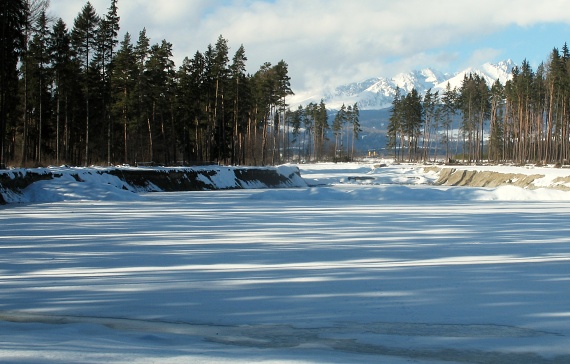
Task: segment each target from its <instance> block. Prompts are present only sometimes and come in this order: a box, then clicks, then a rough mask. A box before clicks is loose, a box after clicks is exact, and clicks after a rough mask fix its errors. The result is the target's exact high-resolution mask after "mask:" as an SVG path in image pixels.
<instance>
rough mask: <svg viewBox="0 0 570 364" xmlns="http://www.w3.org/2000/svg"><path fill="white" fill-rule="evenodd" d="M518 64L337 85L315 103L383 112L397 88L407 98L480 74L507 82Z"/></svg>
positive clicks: (425, 71) (422, 72)
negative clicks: (356, 104)
mask: <svg viewBox="0 0 570 364" xmlns="http://www.w3.org/2000/svg"><path fill="white" fill-rule="evenodd" d="M515 66H516V65H515V63H513V61H512V60H510V59H509V60H506V61H502V62H499V63H497V64H492V63H485V64H483V65H481V66H480V67H476V68H473V67H470V68H467V69H465V70H463V71H461V72H457V73H455V74H446V73H443V72H439V71H437V70H434V69H431V68H425V69H423V70H420V71H411V72H408V73H399V74H397V75H395V76H393V77H376V78H370V79H368V80H365V81H362V82H354V83H349V84H346V85H341V86H338V87H336V88H334V89H332V90H330V91H328V92H324V93H323V95H322V96H320V97H313V98H312V99H314V100H311V101H313V102H319V101H320V99H321V98H322V99H323V100H324V102H325V103H326V105H327V108H328V109H336V110H338V109H340V107H341V106H342V104H345V105H353V104H354V103H358V106H359V108H360V109H361V110H381V109H385V108H389V107H390V106H391V104H392V101H393V100H394V95H395V93H396V87H399V88H400V90H401V92H402V94H403V95H405V94H407V93H408V92H410V91H411V90H412V88H415V89H416V90H417V91H418V92H419V93H420V94H424V93H425V92H426V91H427V90H429V89H431V90H432V91H433V92H435V91H438V90H439V91H440V93H441V91H443V90H445V88H446V86H447V83H449V84H450V86H451V88H454V87H457V88H460V87H461V83H462V81H463V78H464V76H465V75H469V74H470V73H472V74H478V75H479V76H481V77H483V78H484V79H485V80H486V81H487V83H488V84H489V85H491V84H493V83H494V82H495V81H496V80H497V79H498V80H499V81H500V82H501V83H503V84H504V83H505V82H506V81H507V80H508V79H510V77H511V72H512V69H513V67H515Z"/></svg>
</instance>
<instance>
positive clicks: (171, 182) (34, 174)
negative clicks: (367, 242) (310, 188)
mask: <svg viewBox="0 0 570 364" xmlns="http://www.w3.org/2000/svg"><path fill="white" fill-rule="evenodd" d="M306 186H307V184H306V182H305V181H304V180H303V178H301V176H300V173H299V169H298V168H297V167H292V166H279V167H247V168H246V167H227V166H217V165H214V166H204V167H192V168H174V167H173V168H131V167H125V168H79V167H78V168H67V167H52V168H34V169H12V170H5V171H0V204H6V203H29V202H55V201H64V200H90V199H97V200H105V199H109V200H130V199H132V198H133V193H137V192H159V191H164V192H172V191H201V190H223V189H246V188H287V187H306Z"/></svg>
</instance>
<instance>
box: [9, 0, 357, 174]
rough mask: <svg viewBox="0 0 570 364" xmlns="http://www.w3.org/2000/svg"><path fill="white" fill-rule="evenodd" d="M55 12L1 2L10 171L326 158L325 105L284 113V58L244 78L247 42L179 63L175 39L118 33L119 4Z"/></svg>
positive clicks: (29, 1) (44, 4) (20, 0)
mask: <svg viewBox="0 0 570 364" xmlns="http://www.w3.org/2000/svg"><path fill="white" fill-rule="evenodd" d="M48 9H49V1H48V0H7V1H3V2H2V5H1V11H2V13H1V17H2V31H3V33H2V55H1V57H2V59H1V64H2V79H1V91H2V99H1V101H2V104H1V107H2V109H1V115H2V119H1V122H2V123H1V133H2V135H1V136H0V139H1V140H2V148H1V153H2V157H1V159H0V161H1V162H2V164H3V165H4V166H7V165H8V164H10V165H20V166H42V165H46V164H54V163H57V164H62V163H65V164H70V165H85V166H87V165H93V164H95V165H112V164H136V165H141V164H160V165H188V164H200V163H206V162H208V163H209V162H217V163H220V164H236V165H237V164H239V165H268V164H277V163H281V162H284V161H285V160H292V159H293V158H294V156H295V158H303V160H305V159H308V160H310V159H311V158H319V157H320V155H319V153H320V154H321V155H322V153H323V148H324V143H325V139H326V138H325V137H324V135H325V131H326V130H328V128H329V127H328V121H327V118H328V116H327V113H326V108H325V105H324V103H322V102H321V103H320V104H319V105H317V104H314V103H311V104H310V105H307V106H306V107H300V108H299V109H298V110H296V111H295V112H288V111H287V104H286V97H287V96H289V95H292V94H293V92H292V90H291V87H290V77H289V75H288V65H287V63H286V62H285V61H283V60H282V61H280V62H278V63H277V64H275V65H272V64H271V63H269V62H266V63H264V64H263V65H261V66H260V67H259V70H258V71H257V72H255V73H254V74H247V73H246V67H245V66H246V61H247V57H246V53H245V48H244V46H243V45H242V46H240V47H239V48H238V49H237V50H236V51H235V53H234V54H233V55H232V54H230V49H229V46H228V40H226V39H225V38H224V37H223V36H221V35H220V36H219V38H218V39H217V41H216V43H215V44H213V45H212V44H210V45H208V46H207V47H206V49H205V50H204V51H203V52H200V51H196V53H195V54H194V55H193V56H192V57H186V58H184V59H183V61H182V64H181V65H180V66H179V67H178V68H176V66H175V64H174V61H173V55H172V44H171V43H169V42H168V41H167V40H162V41H160V42H159V43H153V42H152V41H151V39H149V37H148V36H147V33H146V29H142V30H141V31H140V32H139V34H138V36H133V35H131V34H130V33H128V32H127V33H125V35H124V37H123V38H122V39H121V40H119V39H118V34H119V30H120V19H119V16H118V13H117V10H118V1H117V0H111V1H110V6H109V8H108V10H107V13H106V14H104V15H102V16H101V15H98V14H97V12H96V9H94V7H93V6H92V5H91V4H90V3H89V2H87V3H86V4H85V6H84V7H83V8H82V10H81V12H80V13H79V14H78V15H77V17H76V18H75V20H74V23H73V24H72V25H71V26H69V25H68V24H65V22H64V21H63V20H62V19H61V18H60V19H57V20H56V19H50V17H49V16H48ZM353 114H354V113H353ZM300 123H301V124H300ZM301 131H302V132H301ZM309 133H310V134H309ZM301 138H303V140H302V141H303V142H304V143H303V145H305V144H306V145H307V146H308V147H307V148H304V147H300V146H301V142H302V141H301ZM300 148H301V149H302V151H301V150H300Z"/></svg>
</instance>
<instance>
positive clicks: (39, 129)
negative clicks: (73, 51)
mask: <svg viewBox="0 0 570 364" xmlns="http://www.w3.org/2000/svg"><path fill="white" fill-rule="evenodd" d="M48 38H49V30H48V20H47V16H46V13H45V11H43V12H42V13H41V14H40V16H39V18H38V20H37V24H36V25H35V34H34V35H33V37H32V40H31V42H30V45H29V47H28V56H27V57H26V60H25V62H27V66H26V69H27V71H28V77H29V79H30V80H29V84H30V86H31V89H30V96H31V102H30V104H29V106H30V115H31V118H32V120H34V121H35V126H36V127H35V135H34V143H33V144H34V145H35V148H34V153H33V154H34V160H35V161H36V162H37V163H38V164H40V165H41V164H42V156H43V153H44V150H45V147H46V146H45V145H44V144H45V140H44V138H45V135H46V132H47V129H48V128H47V127H49V125H46V124H47V123H46V122H47V121H48V119H49V116H50V110H49V108H50V91H49V86H50V84H51V70H50V69H49V63H50V61H51V58H52V56H51V54H50V48H49V47H48ZM24 152H26V151H25V150H24ZM24 158H25V157H24Z"/></svg>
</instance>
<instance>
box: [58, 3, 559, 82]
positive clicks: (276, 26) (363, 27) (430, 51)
mask: <svg viewBox="0 0 570 364" xmlns="http://www.w3.org/2000/svg"><path fill="white" fill-rule="evenodd" d="M91 3H92V4H93V6H95V8H96V9H97V11H98V13H99V14H104V13H106V11H107V8H108V7H109V5H110V0H92V1H91ZM83 5H84V3H79V2H77V1H75V0H53V1H52V11H53V13H54V15H56V16H61V17H63V18H64V20H66V22H67V23H68V26H69V27H70V28H71V27H72V25H73V19H74V17H75V16H76V15H77V14H78V12H79V11H80V10H81V7H82V6H83ZM569 5H570V0H546V1H541V2H536V1H526V0H524V1H521V0H519V1H496V0H493V1H491V0H478V1H471V0H468V1H456V0H438V1H433V2H427V1H423V0H402V1H386V0H380V1H379V0H356V1H344V0H273V1H261V0H258V1H253V0H233V1H232V0H225V1H224V0H217V1H211V0H210V1H208V0H193V1H187V0H162V1H160V2H156V1H148V0H122V1H121V0H119V3H118V7H119V14H120V16H121V28H122V31H123V32H125V31H128V32H130V33H131V34H132V36H133V38H134V39H135V40H136V37H137V36H138V32H139V31H140V30H142V29H143V27H146V29H147V34H148V35H149V36H150V37H151V41H152V42H153V43H158V42H160V41H161V40H162V39H166V40H168V41H169V42H171V43H172V44H173V46H174V53H175V57H176V63H177V64H178V65H179V64H180V63H181V60H182V58H184V57H185V56H188V57H192V56H193V55H194V53H195V52H196V51H197V50H199V51H201V52H203V51H205V49H206V47H207V46H208V44H214V43H215V41H216V39H217V38H218V36H219V35H223V36H224V38H226V39H228V41H229V44H230V47H231V48H230V53H231V55H233V52H235V51H236V50H237V49H238V47H239V46H240V45H241V44H243V45H244V47H245V50H246V55H247V57H248V59H249V61H248V72H250V73H254V72H255V71H256V70H257V69H258V68H259V66H260V65H262V64H263V63H264V62H271V63H272V64H275V63H277V62H279V61H280V60H281V59H283V60H285V61H286V62H287V63H288V64H289V72H290V75H291V77H292V85H293V89H294V91H296V92H298V91H304V90H310V89H312V88H315V87H322V86H326V85H338V84H340V83H343V82H348V81H358V80H363V79H366V78H369V77H373V76H379V75H389V74H391V73H394V72H399V71H404V70H410V69H412V68H418V67H427V66H429V67H434V68H439V69H443V70H450V68H453V69H451V71H457V70H459V69H457V67H462V66H465V65H467V62H473V61H480V60H483V61H488V60H489V59H485V57H503V58H509V57H511V56H510V55H509V54H508V51H509V50H508V47H509V44H508V43H507V42H505V44H496V43H495V46H494V47H490V46H480V45H479V44H480V43H481V42H484V40H485V39H487V38H488V37H492V36H493V35H494V34H500V32H502V31H504V30H505V29H507V28H509V27H510V28H511V29H512V28H513V27H514V28H515V29H521V30H524V29H528V28H531V27H536V26H543V25H548V24H570V12H568V11H567V9H568V8H569V7H568V6H569ZM545 41H547V42H549V41H550V40H549V39H545ZM499 43H500V42H499ZM549 46H551V47H554V46H558V44H557V43H553V44H551V45H549ZM560 46H561V44H560ZM529 52H532V49H529ZM231 55H230V57H231ZM529 56H534V55H533V54H529ZM539 56H541V57H544V58H546V57H547V56H548V54H542V55H539ZM518 61H520V60H518Z"/></svg>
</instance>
